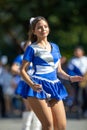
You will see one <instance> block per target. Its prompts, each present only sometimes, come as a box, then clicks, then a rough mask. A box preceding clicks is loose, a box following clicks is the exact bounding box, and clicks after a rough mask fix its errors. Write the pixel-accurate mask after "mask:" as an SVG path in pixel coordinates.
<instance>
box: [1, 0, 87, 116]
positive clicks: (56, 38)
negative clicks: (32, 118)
mask: <svg viewBox="0 0 87 130" xmlns="http://www.w3.org/2000/svg"><path fill="white" fill-rule="evenodd" d="M36 16H44V17H45V18H46V19H47V20H48V22H49V25H50V28H51V33H50V35H49V40H50V41H53V42H55V43H57V44H58V45H59V48H60V51H61V54H62V56H64V57H63V59H62V65H63V66H62V67H63V68H64V69H65V71H67V67H68V62H69V60H70V59H71V58H72V57H73V54H74V48H75V47H76V46H82V47H83V48H84V52H85V56H86V55H87V1H86V0H50V1H49V0H31V1H30V0H0V66H1V67H3V68H4V76H3V77H4V78H2V74H1V67H0V75H1V77H0V79H1V81H0V83H1V85H2V82H3V81H2V80H3V79H4V81H5V82H4V83H3V85H2V86H3V89H2V90H0V91H3V94H4V97H3V98H4V99H2V102H5V103H4V105H3V103H2V102H1V101H0V102H1V103H0V110H1V112H0V115H1V116H0V117H1V118H3V117H8V118H9V117H21V113H22V111H23V110H24V105H23V102H22V99H21V97H18V96H16V95H15V93H14V92H15V88H16V85H17V84H16V79H14V76H13V75H12V73H11V69H10V67H11V65H12V63H13V60H14V58H15V57H16V56H17V55H18V54H20V53H22V49H21V48H20V43H21V42H22V41H25V40H27V39H28V30H29V19H30V18H31V17H36ZM84 64H85V63H84ZM86 71H87V70H86ZM85 73H86V72H85ZM63 83H64V84H65V86H66V88H67V90H68V92H69V94H70V98H68V100H67V101H66V102H64V103H65V108H66V113H67V118H87V106H86V104H87V102H85V109H86V110H85V111H84V110H83V104H84V103H83V99H84V98H83V96H82V93H83V88H82V87H80V91H79V96H78V103H77V102H76V101H75V100H77V99H76V97H75V95H77V93H76V92H77V91H75V90H73V87H72V85H71V84H70V83H67V82H66V81H63ZM75 86H76V84H75ZM70 87H71V89H69V88H70ZM85 88H86V85H85ZM85 90H86V89H85ZM85 95H86V98H87V94H85ZM86 98H85V99H86ZM73 99H74V100H73ZM2 106H3V107H2ZM2 108H4V109H3V110H2Z"/></svg>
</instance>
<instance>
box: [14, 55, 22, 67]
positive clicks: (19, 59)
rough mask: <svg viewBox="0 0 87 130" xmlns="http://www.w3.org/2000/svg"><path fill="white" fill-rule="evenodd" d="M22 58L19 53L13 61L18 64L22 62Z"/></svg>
mask: <svg viewBox="0 0 87 130" xmlns="http://www.w3.org/2000/svg"><path fill="white" fill-rule="evenodd" d="M22 58H23V57H21V55H18V56H17V57H16V58H15V59H14V61H13V63H15V64H18V65H21V63H22Z"/></svg>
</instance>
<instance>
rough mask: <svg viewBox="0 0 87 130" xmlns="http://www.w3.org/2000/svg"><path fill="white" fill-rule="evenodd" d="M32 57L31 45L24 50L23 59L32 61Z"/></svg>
mask: <svg viewBox="0 0 87 130" xmlns="http://www.w3.org/2000/svg"><path fill="white" fill-rule="evenodd" d="M33 58H34V49H33V48H32V47H31V46H28V47H27V49H26V51H25V52H24V57H23V60H27V61H29V62H32V61H33Z"/></svg>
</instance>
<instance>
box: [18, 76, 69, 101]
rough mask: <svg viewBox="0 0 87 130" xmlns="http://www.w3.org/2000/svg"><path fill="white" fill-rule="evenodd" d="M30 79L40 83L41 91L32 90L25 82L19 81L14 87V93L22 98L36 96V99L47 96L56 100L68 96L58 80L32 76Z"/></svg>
mask: <svg viewBox="0 0 87 130" xmlns="http://www.w3.org/2000/svg"><path fill="white" fill-rule="evenodd" d="M32 80H33V82H35V83H37V84H41V85H42V91H41V92H36V91H34V90H33V89H32V88H31V87H30V86H29V85H28V84H27V83H25V82H24V81H20V83H19V85H18V87H17V89H16V94H19V95H20V96H22V97H23V98H27V97H36V98H38V99H47V98H49V99H56V100H62V99H65V98H66V97H67V96H68V93H67V91H66V88H65V87H64V85H63V84H62V83H61V82H60V81H59V80H58V81H57V82H49V81H47V80H45V79H44V80H42V79H38V78H36V77H32Z"/></svg>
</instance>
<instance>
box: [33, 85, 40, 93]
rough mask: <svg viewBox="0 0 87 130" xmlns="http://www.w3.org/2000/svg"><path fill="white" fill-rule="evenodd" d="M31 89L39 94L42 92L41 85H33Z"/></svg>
mask: <svg viewBox="0 0 87 130" xmlns="http://www.w3.org/2000/svg"><path fill="white" fill-rule="evenodd" d="M31 87H32V89H33V90H34V91H37V92H41V91H42V85H40V84H33V85H32V86H31Z"/></svg>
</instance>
